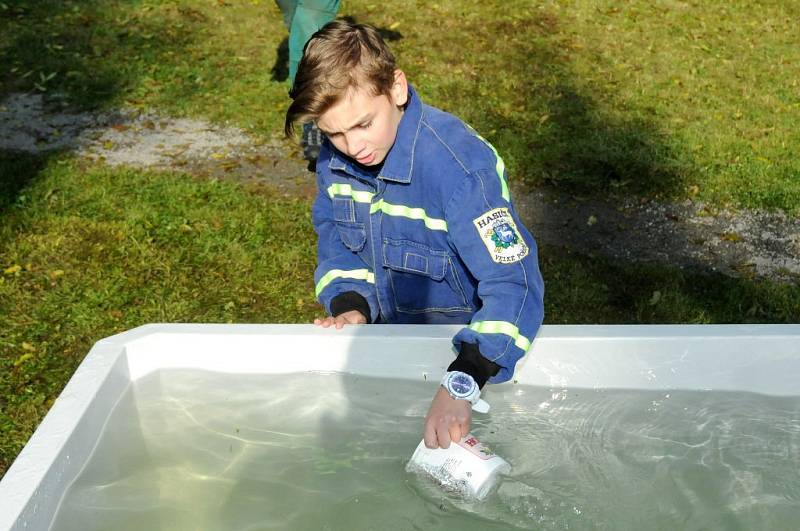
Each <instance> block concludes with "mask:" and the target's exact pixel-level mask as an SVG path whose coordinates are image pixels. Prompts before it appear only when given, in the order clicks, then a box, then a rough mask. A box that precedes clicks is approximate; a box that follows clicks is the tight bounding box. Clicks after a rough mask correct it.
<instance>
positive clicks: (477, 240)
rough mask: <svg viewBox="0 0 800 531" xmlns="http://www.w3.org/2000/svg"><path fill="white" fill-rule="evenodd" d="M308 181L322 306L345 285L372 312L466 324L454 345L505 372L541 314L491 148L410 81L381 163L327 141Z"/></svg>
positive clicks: (502, 375)
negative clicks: (372, 167)
mask: <svg viewBox="0 0 800 531" xmlns="http://www.w3.org/2000/svg"><path fill="white" fill-rule="evenodd" d="M317 185H318V188H319V190H318V195H317V198H316V200H315V202H314V206H313V210H312V218H313V222H314V228H315V230H316V232H317V234H318V236H319V241H318V249H317V254H318V266H317V269H316V272H315V274H314V281H315V283H316V295H317V297H318V298H319V301H320V303H321V304H322V305H323V306H324V307H325V308H326V310H327V311H328V312H329V313H331V301H332V300H333V299H334V298H335V297H337V296H338V295H341V294H344V293H346V292H349V291H354V292H356V293H358V294H359V295H361V296H362V297H364V299H366V301H367V302H368V304H369V308H370V312H371V315H370V316H367V318H368V319H371V320H372V321H373V322H386V323H461V324H465V325H467V326H465V327H464V328H463V329H461V330H460V331H459V332H458V333H457V334H456V336H455V337H454V338H453V343H454V345H455V347H456V348H457V349H459V348H460V347H461V343H462V342H467V343H473V344H477V346H478V348H479V350H480V353H481V355H482V356H484V357H485V358H487V359H488V360H490V361H493V362H494V363H496V364H497V365H499V366H500V370H499V372H498V373H497V374H496V375H494V376H493V377H492V378H490V379H489V382H491V383H498V382H502V381H505V380H508V379H510V378H511V376H512V375H513V373H514V366H515V364H516V362H517V361H518V360H519V359H520V358H521V357H522V356H523V355H524V354H525V352H526V351H527V350H528V348H529V347H530V344H531V341H532V340H533V338H534V337H535V336H536V332H537V331H538V329H539V326H540V325H541V323H542V318H543V313H544V310H543V295H544V286H543V282H542V277H541V273H540V272H539V266H538V258H537V249H536V243H535V241H534V239H533V237H532V236H531V235H530V233H529V232H528V231H527V229H526V228H525V227H524V226H523V225H522V223H521V222H520V220H519V217H518V216H517V213H516V211H515V209H514V206H513V205H512V203H511V199H510V196H509V192H508V185H507V181H506V175H505V168H504V165H503V161H502V159H501V158H500V156H499V155H498V154H497V152H496V151H495V149H494V148H493V147H492V146H491V145H490V144H489V143H488V142H487V141H486V140H484V139H483V138H482V137H480V136H479V135H478V134H477V133H476V132H475V131H474V130H473V129H471V128H470V127H469V126H467V125H465V124H464V123H463V122H462V121H461V120H459V119H458V118H456V117H454V116H452V115H450V114H448V113H446V112H443V111H441V110H438V109H436V108H434V107H431V106H429V105H425V104H423V103H422V101H421V100H420V98H419V96H418V95H417V94H416V92H415V91H414V90H413V88H412V87H411V86H409V102H408V104H407V106H406V110H405V112H404V114H403V116H402V118H401V120H400V124H399V127H398V131H397V137H396V139H395V143H394V145H393V146H392V148H391V150H390V151H389V153H388V155H387V156H386V159H385V161H384V164H383V167H382V169H381V170H380V172H379V173H378V174H377V175H372V174H370V173H369V172H368V171H365V170H364V168H363V167H360V166H359V165H358V164H357V163H355V162H354V161H353V160H352V159H350V158H348V157H347V156H345V155H344V154H342V153H340V152H339V151H338V150H336V148H334V147H333V146H332V145H331V144H330V143H329V142H327V141H325V142H324V143H323V146H322V149H321V151H320V155H319V158H318V159H317Z"/></svg>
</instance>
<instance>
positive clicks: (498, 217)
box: [472, 208, 529, 264]
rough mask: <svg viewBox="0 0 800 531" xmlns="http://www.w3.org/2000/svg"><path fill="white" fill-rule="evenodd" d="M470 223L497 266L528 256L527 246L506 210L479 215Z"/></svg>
mask: <svg viewBox="0 0 800 531" xmlns="http://www.w3.org/2000/svg"><path fill="white" fill-rule="evenodd" d="M472 223H474V224H475V228H476V229H478V234H480V236H481V240H483V243H484V244H485V245H486V248H487V249H488V250H489V254H490V255H491V257H492V260H494V261H495V262H497V263H498V264H510V263H512V262H518V261H520V260H522V259H523V258H525V257H526V256H528V251H529V248H528V245H527V244H526V243H525V241H524V240H523V239H522V235H521V234H520V233H519V229H517V225H516V224H515V223H514V220H513V219H512V218H511V214H510V213H509V212H508V209H507V208H495V209H494V210H490V211H489V212H486V213H484V214H481V215H480V216H478V217H477V218H475V219H474V220H472Z"/></svg>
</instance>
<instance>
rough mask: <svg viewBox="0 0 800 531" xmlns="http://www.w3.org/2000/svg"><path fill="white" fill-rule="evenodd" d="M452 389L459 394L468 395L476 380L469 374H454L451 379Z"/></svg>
mask: <svg viewBox="0 0 800 531" xmlns="http://www.w3.org/2000/svg"><path fill="white" fill-rule="evenodd" d="M449 384H450V385H449V387H450V390H451V391H452V392H453V394H455V395H457V396H468V395H469V394H470V393H472V390H473V389H474V387H475V380H473V379H472V377H470V376H469V375H467V374H463V373H462V374H454V375H452V376H451V377H450V381H449Z"/></svg>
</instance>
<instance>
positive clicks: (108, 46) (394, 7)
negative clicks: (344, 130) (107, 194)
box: [0, 0, 800, 213]
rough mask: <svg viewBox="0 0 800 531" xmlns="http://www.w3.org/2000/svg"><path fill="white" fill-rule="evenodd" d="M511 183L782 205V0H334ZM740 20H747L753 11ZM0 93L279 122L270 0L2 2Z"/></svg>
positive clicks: (791, 48) (796, 165)
mask: <svg viewBox="0 0 800 531" xmlns="http://www.w3.org/2000/svg"><path fill="white" fill-rule="evenodd" d="M340 14H341V15H342V16H350V17H352V18H354V19H356V20H357V21H362V22H369V23H372V24H373V25H375V26H377V27H378V28H380V29H381V30H382V31H383V32H384V34H385V35H386V36H387V37H388V38H389V41H390V43H391V46H392V47H393V49H394V50H395V52H396V54H397V56H398V58H399V61H400V65H401V66H402V67H403V68H404V69H405V70H406V71H407V73H408V75H409V78H410V79H411V81H412V83H414V84H415V85H416V87H417V88H418V89H419V91H420V93H421V94H422V95H423V96H424V97H425V99H426V100H427V101H428V102H429V103H432V104H435V105H438V106H441V107H443V108H445V109H447V110H450V111H452V112H454V113H456V114H458V115H459V116H461V117H463V118H464V119H465V120H467V121H468V122H470V123H471V124H472V125H473V126H474V127H475V128H476V129H477V130H478V131H480V132H481V133H482V134H483V135H484V136H486V137H487V138H488V139H489V140H490V141H492V142H493V143H494V144H495V145H496V147H497V148H498V150H499V151H500V153H501V154H502V155H503V156H504V157H505V159H506V162H507V166H508V167H509V169H510V173H511V175H512V178H513V179H517V180H520V181H523V182H525V183H528V184H530V185H538V184H542V183H549V184H552V185H555V186H558V187H560V188H562V189H565V190H568V191H573V192H577V193H586V192H598V191H600V192H602V191H607V190H615V191H622V192H630V193H637V194H643V195H648V196H663V197H669V198H680V197H687V196H697V197H698V198H700V199H703V200H705V201H708V202H711V203H712V204H714V205H717V206H733V207H753V208H781V209H785V210H787V211H790V212H793V213H798V212H800V161H799V160H798V158H797V157H796V156H794V154H795V153H797V152H798V151H799V150H800V133H799V132H798V128H797V127H796V124H797V123H798V122H800V96H798V94H800V86H798V83H800V78H799V77H798V73H797V69H796V65H797V64H798V63H800V47H798V46H796V31H795V29H796V28H795V26H796V21H797V20H798V19H800V4H797V3H794V2H775V1H760V2H738V3H736V2H734V3H731V2H725V1H723V0H714V1H711V2H703V3H695V4H690V3H682V2H656V3H653V2H647V1H644V0H634V1H631V2H625V3H624V4H623V5H620V3H619V2H612V1H610V0H606V1H599V0H598V1H594V2H568V1H553V0H549V1H542V2H535V3H531V2H530V1H529V0H508V1H505V0H504V1H502V2H501V1H500V0H494V1H493V2H467V1H466V0H461V1H455V0H454V1H450V2H437V3H424V4H419V5H417V6H415V7H413V8H408V6H407V2H405V1H401V0H394V1H388V2H374V1H371V0H352V1H348V2H345V3H344V5H343V8H342V12H341V13H340ZM756 14H757V15H756ZM0 23H2V24H3V25H4V26H5V27H6V28H7V31H0V64H3V65H8V68H6V69H5V70H4V71H2V72H0V95H2V94H5V93H9V92H11V91H14V90H20V89H26V90H34V91H45V92H47V93H52V92H54V91H57V92H65V93H67V94H68V95H69V96H70V97H71V99H72V100H73V101H75V102H77V103H79V104H80V105H83V106H88V107H98V106H99V107H107V106H115V105H120V104H123V103H127V104H129V105H135V106H148V107H157V108H159V109H162V110H163V111H165V112H169V113H172V114H175V115H199V116H204V117H207V118H211V119H213V120H216V121H226V120H227V121H231V122H233V123H235V124H236V125H238V126H240V127H244V128H247V129H249V130H251V131H253V132H256V133H258V134H260V135H264V136H272V135H276V134H279V131H280V124H281V123H282V120H283V111H284V110H285V108H286V90H287V87H286V85H285V83H284V82H282V81H280V80H277V79H275V75H274V71H275V70H276V69H277V70H281V68H279V67H280V66H281V61H280V60H279V56H278V50H279V48H280V44H281V42H282V41H283V40H284V38H285V35H286V32H285V29H284V28H283V25H282V19H281V16H280V14H279V12H278V9H277V7H276V6H275V5H274V2H272V1H268V0H249V1H241V2H232V1H223V0H214V1H212V0H179V1H175V2H168V3H165V2H160V1H159V2H156V1H148V0H139V1H122V0H103V1H100V0H85V1H81V2H78V1H69V0H40V1H36V2H33V1H30V0H29V1H26V0H16V1H10V0H6V1H5V2H3V3H1V4H0Z"/></svg>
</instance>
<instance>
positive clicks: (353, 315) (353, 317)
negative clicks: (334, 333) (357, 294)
mask: <svg viewBox="0 0 800 531" xmlns="http://www.w3.org/2000/svg"><path fill="white" fill-rule="evenodd" d="M314 324H315V325H319V326H321V327H322V328H328V327H330V326H331V325H333V326H335V327H336V329H337V330H341V329H342V327H344V325H346V324H367V318H366V317H364V315H363V314H362V313H361V312H359V311H358V310H350V311H349V312H344V313H342V314H339V315H337V316H336V317H330V316H328V317H325V318H323V319H314Z"/></svg>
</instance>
